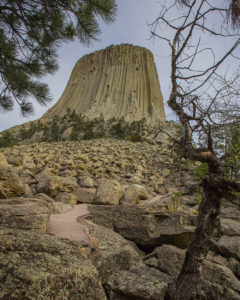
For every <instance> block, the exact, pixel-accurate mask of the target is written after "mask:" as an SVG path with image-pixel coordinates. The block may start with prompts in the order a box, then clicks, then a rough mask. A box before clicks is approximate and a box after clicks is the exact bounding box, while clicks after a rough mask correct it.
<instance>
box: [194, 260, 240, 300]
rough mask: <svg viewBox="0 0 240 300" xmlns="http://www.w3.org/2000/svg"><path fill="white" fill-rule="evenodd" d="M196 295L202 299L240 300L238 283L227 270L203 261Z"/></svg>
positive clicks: (239, 282)
mask: <svg viewBox="0 0 240 300" xmlns="http://www.w3.org/2000/svg"><path fill="white" fill-rule="evenodd" d="M198 295H201V296H202V298H203V299H219V300H225V299H231V300H240V281H239V280H238V279H237V278H236V277H235V276H234V274H233V273H232V271H231V270H230V269H229V268H227V267H225V266H221V265H219V264H215V263H213V262H210V261H207V260H204V261H203V265H202V272H201V283H200V284H199V285H198ZM204 297H205V298H204Z"/></svg>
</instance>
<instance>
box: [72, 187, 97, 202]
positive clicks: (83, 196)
mask: <svg viewBox="0 0 240 300" xmlns="http://www.w3.org/2000/svg"><path fill="white" fill-rule="evenodd" d="M73 194H74V195H75V196H76V198H77V203H88V204H92V203H93V200H94V197H95V194H96V189H88V188H77V189H75V190H74V191H73Z"/></svg>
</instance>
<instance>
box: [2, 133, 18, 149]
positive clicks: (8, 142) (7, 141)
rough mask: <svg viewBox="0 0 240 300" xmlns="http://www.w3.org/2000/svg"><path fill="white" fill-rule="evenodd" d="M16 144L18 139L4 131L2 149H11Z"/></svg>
mask: <svg viewBox="0 0 240 300" xmlns="http://www.w3.org/2000/svg"><path fill="white" fill-rule="evenodd" d="M15 144H16V139H15V137H14V136H13V134H12V133H11V132H9V131H4V132H3V133H2V136H1V137H0V147H10V146H13V145H15Z"/></svg>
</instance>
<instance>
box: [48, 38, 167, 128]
mask: <svg viewBox="0 0 240 300" xmlns="http://www.w3.org/2000/svg"><path fill="white" fill-rule="evenodd" d="M67 107H69V108H71V110H73V109H75V111H76V112H77V113H82V114H84V115H87V116H88V117H90V118H95V117H97V116H100V115H101V114H102V115H103V116H104V118H105V119H110V118H112V117H115V118H120V117H124V118H125V119H126V121H134V120H139V119H141V118H143V117H145V118H146V119H147V121H148V122H149V123H155V122H156V121H157V120H161V121H165V114H164V107H163V98H162V94H161V90H160V84H159V80H158V75H157V71H156V67H155V64H154V61H153V56H152V53H151V52H150V51H149V50H147V49H145V48H141V47H137V46H132V45H128V44H122V45H120V46H110V47H108V48H106V49H104V50H101V51H98V52H94V53H92V54H89V55H86V56H84V57H83V58H81V59H80V60H79V61H78V62H77V64H76V65H75V67H74V69H73V71H72V74H71V77H70V79H69V82H68V84H67V86H66V88H65V90H64V92H63V94H62V96H61V98H60V99H59V101H58V102H57V103H56V104H55V105H54V106H53V107H52V108H50V109H49V110H48V111H47V113H46V114H45V115H44V116H43V119H50V118H52V116H53V115H59V116H64V115H65V113H66V110H67Z"/></svg>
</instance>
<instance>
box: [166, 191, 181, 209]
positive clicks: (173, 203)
mask: <svg viewBox="0 0 240 300" xmlns="http://www.w3.org/2000/svg"><path fill="white" fill-rule="evenodd" d="M182 196H183V194H182V192H181V191H178V192H176V193H175V194H174V195H173V196H172V198H171V200H170V203H169V205H168V209H169V210H177V209H180V208H181V200H182Z"/></svg>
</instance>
